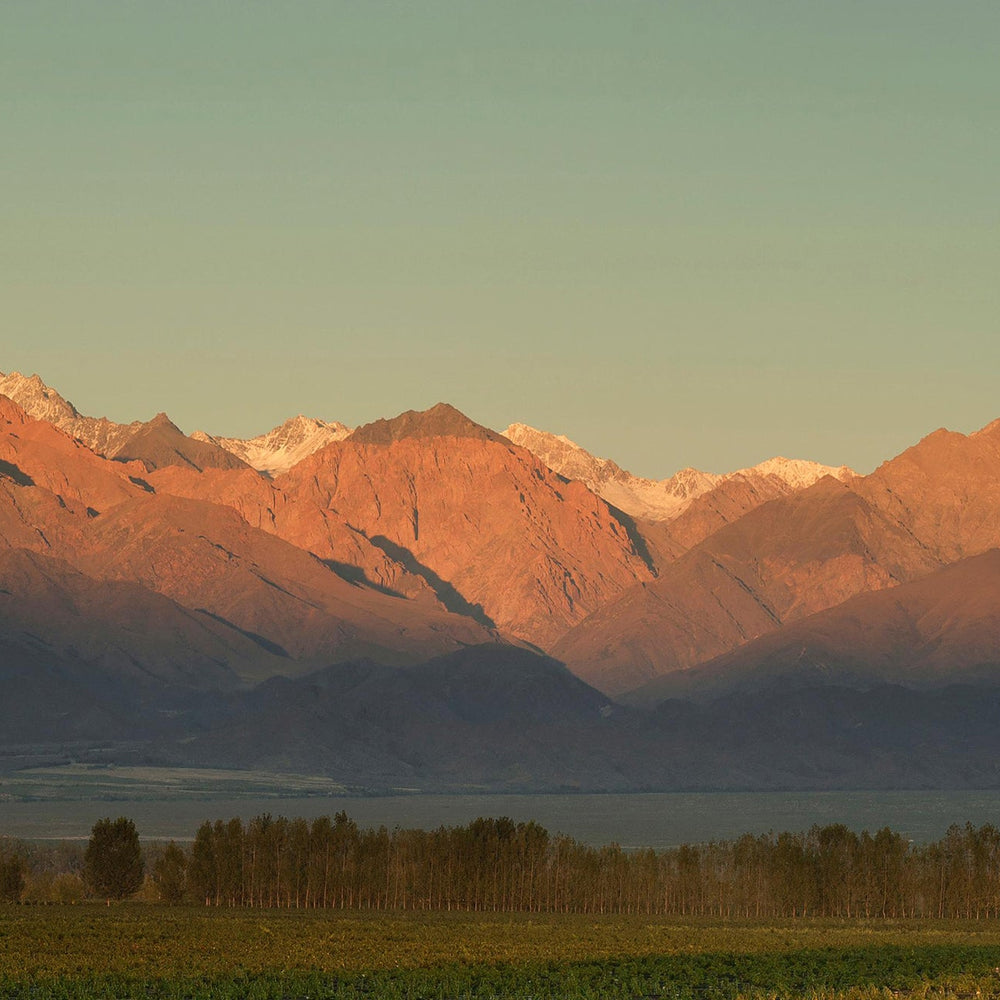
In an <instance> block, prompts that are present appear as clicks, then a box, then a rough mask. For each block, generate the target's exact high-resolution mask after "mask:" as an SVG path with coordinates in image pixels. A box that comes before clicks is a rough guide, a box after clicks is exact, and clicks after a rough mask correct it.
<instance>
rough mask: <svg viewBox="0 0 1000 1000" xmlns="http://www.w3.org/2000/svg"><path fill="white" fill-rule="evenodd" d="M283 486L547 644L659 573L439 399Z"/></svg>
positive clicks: (368, 431) (289, 477)
mask: <svg viewBox="0 0 1000 1000" xmlns="http://www.w3.org/2000/svg"><path fill="white" fill-rule="evenodd" d="M275 485H276V486H277V487H278V488H279V489H280V490H281V491H282V492H283V493H284V494H285V495H287V496H288V497H290V498H291V499H292V500H293V501H294V502H295V503H297V504H310V505H312V506H314V507H316V508H318V509H320V510H323V511H327V512H329V513H330V514H331V515H335V516H336V517H338V518H340V519H341V520H343V521H344V522H345V523H346V524H348V525H349V526H350V527H351V528H352V529H353V530H355V531H358V532H360V533H361V534H363V535H364V536H365V538H367V539H368V541H370V542H371V543H372V544H374V545H376V546H377V547H378V548H380V549H382V550H383V551H384V552H385V553H386V554H388V555H389V556H391V557H392V558H393V559H395V560H396V561H397V562H400V563H401V564H402V565H403V566H405V567H406V568H407V569H408V570H409V571H410V572H411V573H413V574H415V575H418V576H420V577H422V578H423V579H424V580H425V581H427V583H428V584H429V585H430V586H431V587H432V589H433V590H434V592H435V594H437V595H438V597H439V599H440V600H441V601H442V602H443V603H444V604H445V606H447V607H450V608H452V609H453V610H456V611H461V612H462V613H465V614H468V615H470V616H471V617H472V618H474V619H475V620H478V621H481V622H483V623H484V624H491V625H495V626H496V627H498V628H500V629H501V630H503V631H504V632H506V633H507V634H509V635H512V636H516V637H518V638H521V639H524V640H527V641H530V642H532V643H535V644H536V645H538V646H541V647H543V648H544V647H546V646H547V645H549V644H551V643H552V642H553V641H554V639H555V638H557V637H558V636H559V635H560V634H561V633H562V632H564V631H565V630H566V629H567V628H568V627H569V626H571V625H572V624H574V623H576V622H579V621H581V620H582V619H583V618H584V617H586V615H588V614H589V613H591V612H592V611H594V610H595V609H596V608H598V607H600V606H601V605H602V604H603V603H605V602H607V601H608V600H609V599H611V598H612V597H613V596H616V595H618V594H620V593H622V592H623V591H625V590H626V589H627V588H629V587H631V586H634V585H636V584H641V583H645V582H648V581H650V580H652V579H653V570H652V568H651V566H650V564H649V561H648V558H647V557H646V555H645V554H644V551H643V545H642V541H641V539H639V538H638V537H637V536H635V535H634V534H633V533H632V532H631V529H630V526H629V524H627V523H626V522H625V521H624V520H622V518H620V517H619V516H618V515H617V514H616V513H615V512H614V511H613V510H612V509H611V508H610V507H609V506H608V505H607V504H606V503H605V502H604V501H603V500H601V499H600V498H599V497H597V496H595V495H594V494H593V493H591V492H590V491H589V490H588V489H587V488H586V487H585V486H583V484H581V483H578V482H572V481H571V482H566V480H565V479H563V478H561V477H560V476H558V475H556V474H555V473H554V472H552V471H551V470H550V469H549V468H548V467H547V466H545V465H544V464H543V463H541V462H540V461H539V460H538V459H537V458H535V457H534V456H533V455H532V454H531V453H530V452H528V451H526V450H525V449H523V448H519V447H516V446H514V445H512V444H511V443H510V442H509V441H508V440H507V439H506V438H504V437H502V436H501V435H499V434H497V433H495V432H494V431H490V430H488V429H487V428H484V427H481V426H480V425H478V424H475V423H473V422H472V421H471V420H469V419H468V418H467V417H465V416H463V415H462V414H461V413H459V412H458V411H457V410H455V409H454V408H453V407H450V406H447V405H445V404H439V405H438V406H435V407H433V408H431V409H430V410H427V411H425V412H423V413H416V412H412V411H410V412H407V413H404V414H401V415H400V416H399V417H397V418H394V419H393V420H382V421H377V422H376V423H374V424H370V425H367V426H366V427H362V428H359V429H358V430H357V431H355V432H354V433H353V434H352V435H351V436H350V437H349V438H347V439H346V440H344V441H340V442H336V443H334V444H331V445H328V446H327V447H326V448H324V449H322V450H321V451H319V452H316V453H315V454H313V455H312V456H310V457H309V458H307V459H305V460H304V461H302V462H300V463H299V464H298V465H296V466H295V467H294V468H293V469H292V470H290V471H289V472H288V473H286V474H285V475H284V476H280V477H279V478H278V479H277V480H276V481H275Z"/></svg>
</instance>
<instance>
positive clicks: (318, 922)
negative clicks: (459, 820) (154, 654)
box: [0, 903, 1000, 1000]
mask: <svg viewBox="0 0 1000 1000" xmlns="http://www.w3.org/2000/svg"><path fill="white" fill-rule="evenodd" d="M998 968H1000V926H998V925H995V924H993V923H992V922H987V921H980V922H976V923H964V922H920V923H904V922H899V923H894V922H886V921H880V922H879V923H877V924H874V923H872V924H869V923H863V922H856V921H855V922H844V921H811V920H810V921H804V920H800V921H784V922H776V923H768V924H752V923H745V922H740V923H722V922H718V921H705V920H701V921H699V920H677V919H673V920H668V919H650V918H644V917H642V916H631V917H623V916H609V917H603V918H602V917H592V916H591V917H583V916H579V915H527V914H525V915H514V916H511V915H506V914H505V915H499V914H497V915H493V914H482V913H480V914H468V913H463V914H448V913H433V914H412V913H409V914H399V913H380V914H375V913H370V912H369V913H361V912H350V913H337V914H335V915H333V916H331V915H330V914H329V913H320V912H313V911H294V910H292V911H287V910H285V911H276V910H218V909H202V908H177V907H171V908H161V907H156V906H149V905H143V904H139V903H132V904H119V905H116V906H111V907H108V906H105V905H98V904H88V905H80V906H71V907H55V906H52V907H29V906H9V907H6V908H2V909H0V996H3V997H4V998H5V1000H6V998H22V997H23V998H29V997H30V998H32V1000H49V998H71V997H72V998H95V997H108V998H112V997H113V998H123V997H149V998H178V1000H179V998H182V997H183V998H188V997H191V998H194V997H198V998H202V997H205V998H208V997H213V998H214V997H225V998H233V1000H235V998H242V997H247V998H289V1000H290V998H298V997H303V998H304V997H310V998H320V997H369V998H381V997H386V998H410V1000H415V998H418V997H436V998H459V997H475V998H487V997H489V998H500V997H504V998H507V997H511V998H513V997H518V998H521V997H524V998H527V997H533V998H536V1000H541V998H552V1000H555V998H559V1000H564V998H565V1000H570V998H576V997H592V998H604V997H609V998H629V1000H631V998H635V997H648V996H657V995H660V996H663V997H680V998H691V1000H713V998H720V1000H721V998H725V1000H732V998H735V997H738V996H747V997H765V996H766V997H822V998H829V997H835V996H836V997H840V996H844V997H851V998H854V997H857V998H861V997H885V998H886V1000H892V997H894V996H906V997H911V996H912V997H926V998H934V997H942V998H943V997H959V998H988V997H1000V972H998V971H997V970H998Z"/></svg>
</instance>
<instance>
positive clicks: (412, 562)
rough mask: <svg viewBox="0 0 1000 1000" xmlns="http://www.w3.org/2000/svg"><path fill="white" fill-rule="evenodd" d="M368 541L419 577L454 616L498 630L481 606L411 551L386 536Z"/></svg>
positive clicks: (376, 536)
mask: <svg viewBox="0 0 1000 1000" xmlns="http://www.w3.org/2000/svg"><path fill="white" fill-rule="evenodd" d="M368 541H369V542H371V543H372V545H374V546H376V547H377V548H380V549H381V550H382V551H383V552H384V553H385V554H386V555H387V556H389V558H390V559H395V560H396V562H398V563H399V564H400V565H402V566H403V568H404V569H405V570H406V571H407V572H408V573H412V574H413V575H414V576H419V577H420V578H421V579H422V580H423V581H424V582H425V583H426V584H427V585H428V586H429V587H430V588H431V590H433V591H434V594H435V596H436V597H437V599H438V600H439V601H440V602H441V603H442V604H443V605H444V606H445V608H447V610H448V611H450V612H452V614H456V615H465V616H466V618H471V619H472V620H473V621H474V622H476V623H477V624H478V625H482V626H483V627H484V628H496V623H495V622H494V621H493V619H492V618H490V616H489V615H488V614H486V612H485V611H484V610H483V606H482V605H481V604H472V603H470V602H469V601H467V600H466V599H465V598H464V597H463V596H462V595H461V594H460V593H459V592H458V591H457V590H456V589H455V588H454V587H453V586H452V585H451V584H450V583H448V581H447V580H442V579H441V577H439V576H438V575H437V573H435V572H434V570H432V569H430V568H428V567H427V566H425V565H424V564H423V563H421V562H419V561H418V560H417V558H416V556H414V554H413V553H412V552H411V551H410V550H409V549H407V548H404V547H403V546H402V545H397V544H396V543H395V542H393V541H390V540H389V539H388V538H386V537H385V535H372V536H371V537H370V538H369V539H368Z"/></svg>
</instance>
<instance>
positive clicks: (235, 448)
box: [191, 414, 351, 476]
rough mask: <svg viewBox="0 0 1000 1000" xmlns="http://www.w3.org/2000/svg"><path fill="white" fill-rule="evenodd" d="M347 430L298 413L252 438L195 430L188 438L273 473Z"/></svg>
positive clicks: (268, 473)
mask: <svg viewBox="0 0 1000 1000" xmlns="http://www.w3.org/2000/svg"><path fill="white" fill-rule="evenodd" d="M350 433H351V429H350V428H349V427H346V426H344V424H342V423H340V422H339V421H334V422H332V423H328V422H327V421H325V420H318V419H316V418H315V417H306V416H303V415H302V414H299V415H298V416H295V417H291V418H290V419H288V420H286V421H285V422H284V423H283V424H279V426H277V427H275V428H273V429H272V430H269V431H268V432H267V433H266V434H259V435H258V436H257V437H253V438H227V437H214V436H212V435H211V434H206V433H205V432H204V431H195V432H194V434H192V435H191V437H193V438H194V439H195V440H197V441H208V442H211V443H212V444H216V445H218V446H219V447H220V448H225V450H226V451H228V452H230V453H231V454H233V455H235V456H236V457H237V458H240V459H242V460H243V461H244V462H246V463H247V465H249V466H251V468H254V469H257V471H258V472H263V473H266V474H267V475H269V476H277V475H280V474H281V473H283V472H287V471H288V470H289V469H290V468H292V466H293V465H298V463H299V462H301V461H302V460H303V459H304V458H308V457H309V456H310V455H311V454H312V453H313V452H315V451H319V449H320V448H323V447H325V446H326V445H328V444H330V443H331V442H333V441H342V440H343V439H344V438H346V437H347V435H348V434H350Z"/></svg>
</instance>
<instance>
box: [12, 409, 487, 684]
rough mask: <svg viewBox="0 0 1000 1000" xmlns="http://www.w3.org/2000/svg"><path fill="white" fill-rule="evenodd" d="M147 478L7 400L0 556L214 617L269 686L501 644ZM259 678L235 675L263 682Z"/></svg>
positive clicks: (242, 668) (247, 670) (241, 667)
mask: <svg viewBox="0 0 1000 1000" xmlns="http://www.w3.org/2000/svg"><path fill="white" fill-rule="evenodd" d="M137 469H138V470H140V471H141V470H144V467H142V466H135V465H130V464H128V463H121V462H117V461H109V460H106V459H102V458H100V457H99V456H97V455H95V454H94V453H93V452H91V451H90V450H89V449H87V448H85V447H83V446H82V445H81V444H80V443H79V442H77V441H74V440H73V439H71V438H69V437H67V436H66V435H64V434H63V433H62V432H60V431H58V430H57V429H56V428H54V427H52V426H51V425H49V424H47V423H45V422H43V421H35V420H32V419H31V418H29V417H28V416H27V415H26V414H25V413H24V412H23V411H22V410H20V408H18V407H17V406H16V405H15V404H13V403H12V402H10V401H9V400H7V399H6V398H0V526H3V528H4V532H3V536H2V538H0V545H4V546H7V547H16V548H19V549H25V550H28V551H31V552H35V553H40V554H43V555H46V556H49V557H52V558H55V559H59V560H62V561H63V562H65V563H66V564H67V565H68V566H70V567H72V568H73V569H74V570H76V571H77V572H79V573H83V574H84V575H86V576H88V577H90V578H92V579H94V580H100V581H116V582H123V583H126V582H127V583H131V584H135V585H137V586H138V587H140V588H145V590H146V591H150V592H154V593H156V594H160V595H163V597H166V598H169V599H170V601H173V602H175V603H176V604H178V605H180V606H182V607H184V608H186V609H188V610H189V611H192V612H195V613H197V614H202V615H207V616H208V617H209V618H211V619H213V620H214V621H215V622H216V623H218V624H220V625H222V626H224V627H225V628H227V629H229V630H230V631H234V632H236V633H239V635H241V636H242V637H243V638H244V639H250V640H251V641H252V643H254V644H255V645H256V646H257V647H259V648H261V649H264V650H265V651H266V652H268V653H269V654H271V658H270V660H268V662H267V664H266V669H267V670H268V671H270V672H274V670H275V668H276V667H277V668H279V672H286V673H294V672H297V671H300V670H302V669H306V668H312V667H314V666H317V665H322V664H324V663H329V662H333V661H335V660H337V659H343V658H348V657H354V656H363V655H371V656H375V657H382V658H384V659H385V660H386V661H389V662H397V663H403V662H412V661H414V660H418V659H420V658H425V657H426V656H428V655H434V654H435V653H440V652H447V651H449V650H451V649H455V648H458V647H460V646H462V645H467V644H470V643H481V642H484V641H490V640H491V639H493V636H492V634H491V633H490V632H489V631H488V630H486V629H484V628H483V627H482V626H481V625H479V624H477V623H476V622H474V621H471V620H469V619H468V618H467V617H459V616H456V615H453V614H450V613H448V612H447V611H445V610H443V609H440V608H438V607H436V606H433V605H431V604H430V603H427V604H422V603H420V602H414V601H406V600H403V599H401V598H398V597H393V596H389V595H387V594H385V593H383V592H381V591H380V590H378V589H376V588H373V587H368V586H361V585H358V584H356V583H352V582H350V581H348V580H345V579H343V577H342V576H341V575H340V574H338V573H337V572H335V570H334V569H333V568H331V567H330V566H328V565H326V564H325V563H324V562H322V561H321V560H319V559H317V558H316V557H315V556H313V555H311V554H310V553H308V552H306V551H304V550H302V549H300V548H298V547H296V546H294V545H292V544H290V543H288V542H286V541H283V540H282V539H280V538H278V537H276V536H275V535H274V534H269V533H267V532H266V531H263V530H261V529H259V528H256V527H253V526H252V525H250V524H249V523H248V522H247V521H246V520H245V519H243V518H242V517H240V516H239V515H238V514H237V512H236V511H235V510H232V509H230V508H229V507H227V506H225V505H222V504H219V503H216V502H211V501H208V500H194V499H187V498H182V497H177V496H171V495H168V494H166V493H159V492H157V491H156V488H155V487H154V486H153V485H152V484H151V483H150V482H149V481H148V480H147V479H144V478H141V477H139V476H136V475H133V474H132V473H133V472H134V471H136V470H137ZM221 471H222V470H219V472H220V473H221ZM245 472H246V475H248V476H250V477H253V478H254V479H255V480H259V479H260V477H259V476H257V474H256V473H254V472H252V471H251V470H249V469H245ZM135 615H136V620H137V621H141V620H142V619H143V617H144V612H143V611H142V610H141V609H140V608H139V607H138V606H137V607H136V608H135ZM259 666H260V664H259V663H258V662H257V661H256V660H253V661H252V662H251V661H247V662H246V663H243V664H238V663H237V664H235V665H233V667H232V669H233V670H234V671H235V672H236V673H237V674H240V675H241V676H243V677H245V678H248V679H249V678H250V677H252V676H257V677H258V679H260V677H259V675H258V674H257V673H256V672H257V669H258V667H259Z"/></svg>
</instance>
